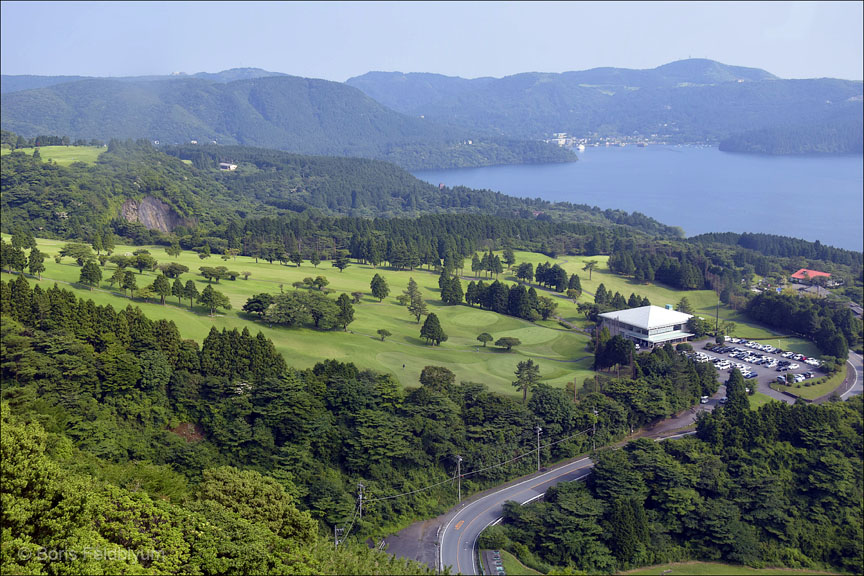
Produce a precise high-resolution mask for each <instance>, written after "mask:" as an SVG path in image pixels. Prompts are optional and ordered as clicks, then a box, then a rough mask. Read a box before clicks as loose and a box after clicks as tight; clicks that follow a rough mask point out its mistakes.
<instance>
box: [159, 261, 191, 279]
mask: <svg viewBox="0 0 864 576" xmlns="http://www.w3.org/2000/svg"><path fill="white" fill-rule="evenodd" d="M159 270H161V271H162V273H163V274H165V276H167V277H168V278H179V277H180V276H182V275H183V274H186V273H187V272H189V267H188V266H184V265H183V264H178V263H177V262H169V263H168V264H160V265H159Z"/></svg>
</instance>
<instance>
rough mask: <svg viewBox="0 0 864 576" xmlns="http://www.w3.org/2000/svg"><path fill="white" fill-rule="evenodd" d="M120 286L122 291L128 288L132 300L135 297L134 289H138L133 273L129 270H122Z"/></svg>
mask: <svg viewBox="0 0 864 576" xmlns="http://www.w3.org/2000/svg"><path fill="white" fill-rule="evenodd" d="M120 287H121V288H122V289H123V291H124V292H125V291H126V290H129V298H130V299H133V300H134V299H135V290H137V289H138V283H137V280H136V279H135V274H134V273H133V272H132V271H131V270H124V271H123V280H122V284H121V285H120Z"/></svg>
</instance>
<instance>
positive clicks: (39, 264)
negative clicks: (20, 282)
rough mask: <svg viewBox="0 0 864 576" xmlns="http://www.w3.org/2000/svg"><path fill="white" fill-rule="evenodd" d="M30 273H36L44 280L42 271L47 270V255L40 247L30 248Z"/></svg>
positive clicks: (28, 262)
mask: <svg viewBox="0 0 864 576" xmlns="http://www.w3.org/2000/svg"><path fill="white" fill-rule="evenodd" d="M27 264H28V269H29V270H30V274H34V275H35V276H36V277H37V278H39V280H42V272H44V271H45V255H44V254H42V252H40V251H39V249H38V248H35V247H34V248H31V249H30V257H29V258H28V260H27Z"/></svg>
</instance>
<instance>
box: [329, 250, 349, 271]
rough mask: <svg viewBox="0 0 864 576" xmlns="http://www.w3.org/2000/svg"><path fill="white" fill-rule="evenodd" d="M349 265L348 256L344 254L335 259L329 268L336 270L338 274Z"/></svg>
mask: <svg viewBox="0 0 864 576" xmlns="http://www.w3.org/2000/svg"><path fill="white" fill-rule="evenodd" d="M350 265H351V261H350V260H349V259H348V256H346V255H344V254H342V255H339V256H338V257H336V258H335V259H334V260H333V262H332V263H331V266H333V268H338V269H339V272H340V273H341V272H342V271H343V270H345V268H348V266H350Z"/></svg>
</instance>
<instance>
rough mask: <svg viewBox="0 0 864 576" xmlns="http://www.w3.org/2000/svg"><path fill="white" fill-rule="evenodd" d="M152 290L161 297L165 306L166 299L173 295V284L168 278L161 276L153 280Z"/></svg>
mask: <svg viewBox="0 0 864 576" xmlns="http://www.w3.org/2000/svg"><path fill="white" fill-rule="evenodd" d="M150 287H151V289H152V290H153V292H155V293H156V294H158V295H159V298H160V300H161V302H162V305H163V306H164V305H165V298H166V297H168V296H170V295H171V283H170V282H169V281H168V277H167V276H165V275H164V274H160V275H159V276H157V277H156V279H155V280H153V284H151V286H150Z"/></svg>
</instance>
